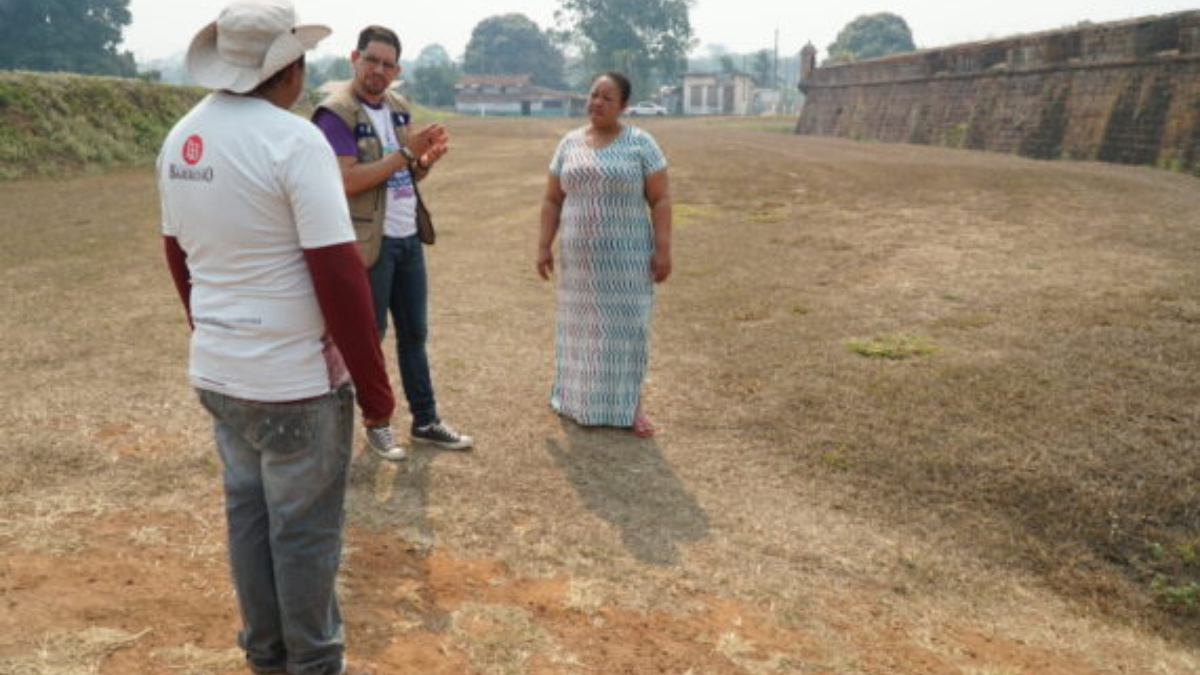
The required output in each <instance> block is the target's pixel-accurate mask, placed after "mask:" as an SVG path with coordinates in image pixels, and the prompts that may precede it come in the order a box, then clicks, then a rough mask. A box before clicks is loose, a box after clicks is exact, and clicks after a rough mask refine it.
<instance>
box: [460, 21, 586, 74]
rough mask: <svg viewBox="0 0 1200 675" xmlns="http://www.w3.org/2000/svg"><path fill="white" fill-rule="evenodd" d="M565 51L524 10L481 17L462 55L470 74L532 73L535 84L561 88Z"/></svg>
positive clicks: (464, 67) (463, 66)
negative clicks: (520, 12)
mask: <svg viewBox="0 0 1200 675" xmlns="http://www.w3.org/2000/svg"><path fill="white" fill-rule="evenodd" d="M563 62H564V59H563V54H562V51H560V50H559V49H558V47H557V46H555V44H554V42H553V41H552V40H551V35H550V33H547V32H543V31H542V30H541V29H540V28H538V25H537V24H536V23H534V22H533V21H532V20H531V19H530V18H529V17H527V16H525V15H524V14H502V15H498V16H492V17H489V18H486V19H484V20H483V21H480V22H479V23H478V24H476V25H475V29H474V30H473V31H471V40H470V41H469V42H467V49H466V53H465V54H464V55H463V65H462V69H463V72H465V73H467V74H468V75H522V74H525V73H529V74H530V75H532V76H533V77H532V80H533V83H534V84H537V85H540V86H543V87H550V88H554V89H561V88H563V87H565V86H566V85H565V84H564V82H563Z"/></svg>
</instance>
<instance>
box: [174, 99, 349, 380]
mask: <svg viewBox="0 0 1200 675" xmlns="http://www.w3.org/2000/svg"><path fill="white" fill-rule="evenodd" d="M158 182H159V192H160V194H161V196H162V231H163V234H164V235H167V236H172V237H175V238H177V240H178V241H179V244H180V246H181V247H182V248H183V250H184V252H185V253H186V254H187V265H188V270H189V272H190V273H191V278H192V292H191V310H192V322H193V324H194V325H195V331H194V333H193V334H192V346H191V365H190V375H191V380H192V384H193V385H194V386H196V387H199V388H201V389H207V390H212V391H216V392H220V393H223V394H227V395H229V396H234V397H237V398H243V399H248V400H254V401H294V400H298V399H303V398H309V397H313V396H319V395H321V394H324V393H327V392H328V391H329V390H330V386H331V373H330V371H329V367H330V366H329V365H328V364H327V361H326V358H325V355H324V348H325V343H324V337H325V333H326V327H325V320H324V317H323V316H322V314H321V309H320V306H319V305H318V304H317V299H316V295H315V294H314V291H313V285H312V278H311V276H310V274H309V271H308V267H307V264H306V263H305V260H304V253H303V249H306V248H321V247H324V246H331V245H334V244H343V243H347V242H353V241H354V240H355V237H354V230H353V228H352V227H351V225H350V214H349V211H348V209H347V207H346V198H345V194H344V192H343V189H342V178H341V173H340V171H339V169H338V165H337V160H336V159H335V157H334V155H333V151H332V150H331V149H330V147H329V144H328V143H327V142H326V141H325V138H324V136H323V135H322V134H321V132H320V131H319V130H317V128H316V127H314V126H313V125H312V124H310V123H309V122H308V121H307V120H305V119H303V118H301V117H298V116H296V115H294V114H292V113H291V112H288V111H285V110H282V109H280V108H277V107H275V106H274V105H272V104H271V103H269V102H267V101H264V100H262V99H259V98H254V97H246V96H235V95H232V94H225V93H217V94H212V95H210V96H209V97H207V98H206V99H205V100H204V101H202V102H201V103H200V104H199V105H197V106H196V107H195V108H193V109H192V111H191V112H189V113H188V114H187V115H186V116H185V117H184V118H183V119H182V120H180V121H179V123H178V124H176V125H175V127H174V128H173V129H172V130H171V132H170V134H169V135H168V136H167V139H166V141H165V142H164V143H163V148H162V152H161V154H160V155H159V158H158Z"/></svg>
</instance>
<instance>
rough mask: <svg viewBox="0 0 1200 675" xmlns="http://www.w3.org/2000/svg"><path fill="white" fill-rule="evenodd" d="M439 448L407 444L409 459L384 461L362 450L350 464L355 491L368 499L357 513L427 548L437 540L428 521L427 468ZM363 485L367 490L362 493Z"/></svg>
mask: <svg viewBox="0 0 1200 675" xmlns="http://www.w3.org/2000/svg"><path fill="white" fill-rule="evenodd" d="M438 454H440V453H439V451H437V450H429V449H423V448H411V447H410V448H409V451H408V459H406V460H404V461H402V462H387V461H382V460H380V459H379V458H377V457H375V456H374V455H373V454H371V452H370V451H368V450H364V451H363V456H362V457H360V458H358V459H357V460H355V461H354V462H353V463H352V464H351V467H350V483H351V485H352V486H356V487H357V488H358V489H356V490H355V493H356V495H357V496H358V497H359V498H360V499H365V500H367V502H368V504H367V505H366V507H365V508H356V511H357V515H358V517H359V518H361V519H362V520H365V521H366V522H368V523H373V524H378V525H385V526H388V527H395V528H398V529H397V534H398V535H399V536H400V538H401V539H403V540H404V541H405V542H407V543H408V544H409V545H411V546H414V547H416V548H417V549H420V550H425V551H429V550H432V549H433V548H434V545H435V544H436V541H437V540H436V536H435V534H434V529H433V524H432V523H430V522H429V472H430V467H431V466H432V465H433V462H434V460H435V459H436V458H437V456H438ZM364 487H365V488H366V489H365V492H366V494H362V493H363V492H364V490H363V488H364Z"/></svg>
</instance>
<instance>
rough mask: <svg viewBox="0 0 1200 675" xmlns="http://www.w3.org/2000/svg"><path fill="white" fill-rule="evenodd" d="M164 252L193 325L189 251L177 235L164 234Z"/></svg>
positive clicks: (188, 318) (180, 297) (190, 322)
mask: <svg viewBox="0 0 1200 675" xmlns="http://www.w3.org/2000/svg"><path fill="white" fill-rule="evenodd" d="M163 253H165V254H166V256H167V267H169V268H170V269H171V278H172V279H173V280H174V281H175V291H176V292H177V293H179V301H180V302H182V303H183V311H185V312H187V320H188V326H189V327H190V328H192V329H193V330H194V329H195V328H196V327H195V326H194V325H192V273H191V271H190V270H188V266H187V253H186V252H185V251H184V250H183V247H182V246H180V245H179V240H178V239H176V238H175V237H168V236H166V235H163Z"/></svg>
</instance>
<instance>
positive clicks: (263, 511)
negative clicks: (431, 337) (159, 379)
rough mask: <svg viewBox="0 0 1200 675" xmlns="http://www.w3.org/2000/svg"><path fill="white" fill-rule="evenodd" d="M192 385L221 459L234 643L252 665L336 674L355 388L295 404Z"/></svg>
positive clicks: (308, 674)
mask: <svg viewBox="0 0 1200 675" xmlns="http://www.w3.org/2000/svg"><path fill="white" fill-rule="evenodd" d="M197 391H198V393H199V396H200V402H201V403H202V404H203V405H204V407H205V408H207V409H208V411H209V412H210V413H211V414H212V417H213V435H214V437H215V439H216V444H217V452H218V453H219V454H220V456H221V462H222V464H223V465H224V483H225V515H226V521H227V528H228V537H229V561H230V568H231V570H232V572H233V582H234V588H235V589H236V591H237V597H238V605H239V607H240V609H241V614H242V626H243V627H242V629H241V631H240V632H239V633H238V644H239V645H240V646H241V647H242V649H243V650H244V651H245V652H246V659H247V661H248V662H249V665H250V667H251V669H253V670H254V671H255V672H259V673H284V672H286V673H289V675H339V674H340V673H341V671H342V654H343V651H344V645H345V635H344V630H343V626H342V617H341V614H340V612H339V611H338V603H337V593H336V590H335V582H336V579H337V570H338V562H339V559H340V557H341V551H342V524H343V517H344V504H345V497H346V480H347V471H346V468H347V466H348V464H349V461H350V451H351V441H352V438H353V425H354V407H353V405H354V393H353V390H352V389H351V388H350V387H349V386H345V387H342V388H340V389H338V390H337V391H333V392H330V393H329V394H326V395H324V396H321V397H318V398H315V399H311V400H308V401H304V402H300V403H257V402H252V401H243V400H240V399H235V398H231V397H229V396H225V395H223V394H218V393H215V392H211V391H206V390H197Z"/></svg>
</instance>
